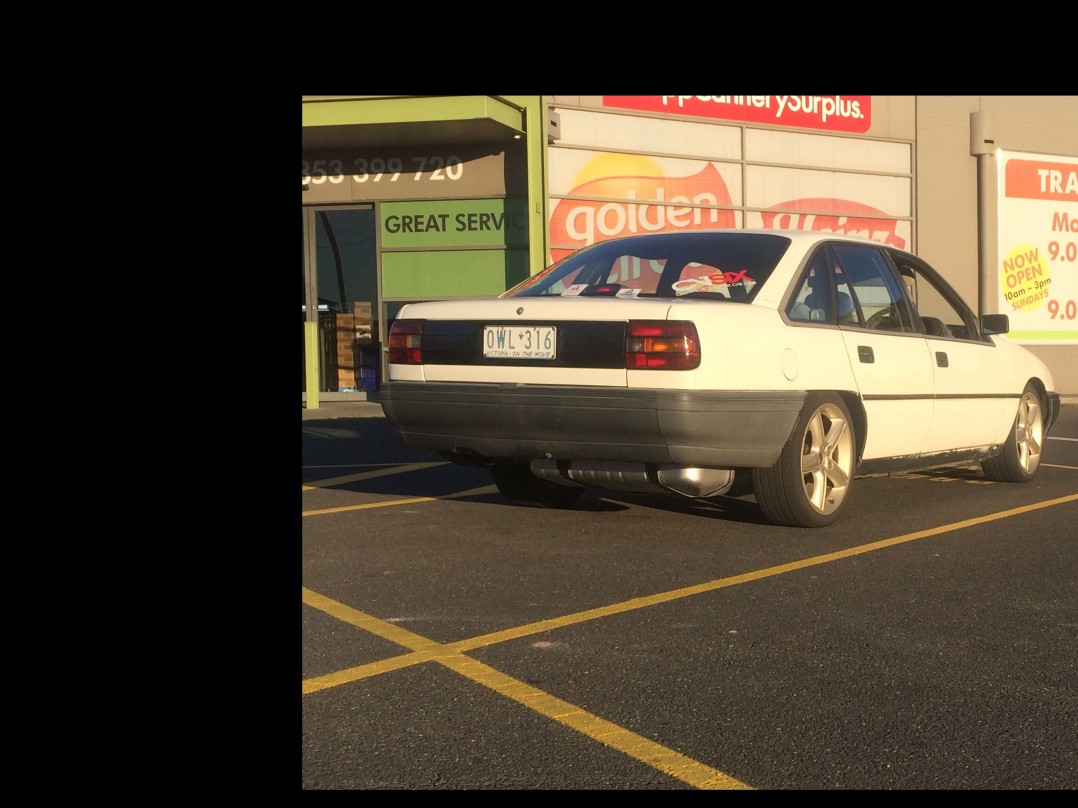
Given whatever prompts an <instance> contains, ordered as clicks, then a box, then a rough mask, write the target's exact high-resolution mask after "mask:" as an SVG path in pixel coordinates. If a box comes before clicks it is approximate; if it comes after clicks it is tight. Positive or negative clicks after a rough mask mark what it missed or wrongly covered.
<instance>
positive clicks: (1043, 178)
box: [1005, 160, 1078, 202]
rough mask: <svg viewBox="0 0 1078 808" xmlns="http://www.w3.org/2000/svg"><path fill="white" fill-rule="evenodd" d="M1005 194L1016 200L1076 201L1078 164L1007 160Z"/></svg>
mask: <svg viewBox="0 0 1078 808" xmlns="http://www.w3.org/2000/svg"><path fill="white" fill-rule="evenodd" d="M1006 177H1007V180H1006V182H1007V185H1006V192H1005V195H1006V196H1008V197H1012V198H1018V199H1057V200H1066V201H1068V202H1075V201H1078V167H1076V166H1075V165H1074V164H1073V163H1048V162H1045V161H1043V160H1008V161H1007V170H1006Z"/></svg>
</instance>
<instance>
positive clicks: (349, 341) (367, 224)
mask: <svg viewBox="0 0 1078 808" xmlns="http://www.w3.org/2000/svg"><path fill="white" fill-rule="evenodd" d="M376 235H377V234H376V231H375V220H374V207H373V206H372V205H349V206H337V207H304V209H303V320H304V322H306V323H313V322H317V324H318V325H317V328H318V348H317V354H318V356H317V361H318V364H319V374H318V385H319V391H320V392H323V393H352V392H360V391H370V390H377V388H378V374H379V372H380V357H381V352H380V349H381V346H380V345H379V344H378V323H377V322H375V321H374V319H373V318H374V317H375V313H376V312H377V311H378V309H379V307H378V251H377V244H376ZM309 352H310V348H307V347H306V346H305V351H304V369H303V379H304V387H303V389H304V392H306V389H307V384H308V381H307V363H308V362H309V361H311V357H310V356H308V353H309Z"/></svg>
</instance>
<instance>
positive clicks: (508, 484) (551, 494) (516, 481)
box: [490, 463, 584, 508]
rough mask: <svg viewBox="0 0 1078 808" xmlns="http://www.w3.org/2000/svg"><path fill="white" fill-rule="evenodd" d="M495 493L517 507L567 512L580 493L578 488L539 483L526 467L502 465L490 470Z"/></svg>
mask: <svg viewBox="0 0 1078 808" xmlns="http://www.w3.org/2000/svg"><path fill="white" fill-rule="evenodd" d="M490 474H491V476H492V477H493V478H494V484H495V485H496V486H497V487H498V491H500V492H501V494H502V496H504V497H505V498H506V499H509V500H512V501H513V502H516V503H517V504H519V505H533V506H536V507H540V508H569V507H572V505H573V503H575V502H576V501H577V500H578V499H580V495H581V494H583V493H584V489H583V488H582V487H581V486H575V485H560V484H558V483H552V482H550V480H540V479H539V478H538V477H536V476H535V475H534V474H532V473H531V469H529V468H528V464H527V463H503V464H499V465H496V466H491V467H490Z"/></svg>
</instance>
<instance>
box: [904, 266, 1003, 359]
mask: <svg viewBox="0 0 1078 808" xmlns="http://www.w3.org/2000/svg"><path fill="white" fill-rule="evenodd" d="M891 257H892V259H893V260H894V261H895V265H896V266H897V267H898V271H899V273H900V274H901V275H902V278H903V280H904V281H905V282H906V287H907V289H908V292H909V297H910V300H911V301H912V302H913V305H914V307H915V308H916V310H917V313H918V314H919V315H920V317H921V322H922V323H923V324H924V332H925V334H926V335H928V336H930V337H933V338H936V339H963V340H974V341H976V342H983V341H985V338H984V337H982V336H981V333H980V330H979V329H978V327H977V323H976V320H975V319H974V317H973V312H971V311H970V310H969V309H968V307H966V306H965V305H963V304H962V303H961V302H959V301H958V300H957V298H956V295H955V293H954V292H953V290H950V289H949V288H948V287H947V285H946V282H944V281H943V280H942V278H940V277H939V275H938V274H937V273H936V272H935V270H933V269H931V268H929V267H928V266H927V265H925V264H923V263H922V262H920V261H918V260H916V259H914V258H913V257H912V256H909V255H905V254H902V253H895V252H892V253H891Z"/></svg>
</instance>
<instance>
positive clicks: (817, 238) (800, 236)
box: [596, 227, 882, 247]
mask: <svg viewBox="0 0 1078 808" xmlns="http://www.w3.org/2000/svg"><path fill="white" fill-rule="evenodd" d="M711 233H714V234H725V233H737V234H741V235H746V234H749V235H752V234H759V235H767V236H783V237H785V238H788V239H790V242H791V243H792V244H797V245H798V246H801V247H807V246H811V245H812V244H817V243H819V242H821V241H844V242H850V243H852V244H872V245H875V246H877V247H879V246H881V245H882V242H879V241H874V240H872V239H868V238H864V237H862V236H851V235H847V234H845V233H825V232H822V231H817V230H765V229H763V228H739V227H727V228H715V229H710V230H665V231H657V232H653V233H636V234H633V235H630V236H619V237H617V238H613V239H606V240H605V241H604V242H596V243H608V242H614V241H631V240H634V239H645V238H653V237H656V236H667V237H669V236H685V237H690V236H701V235H707V234H711Z"/></svg>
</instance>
